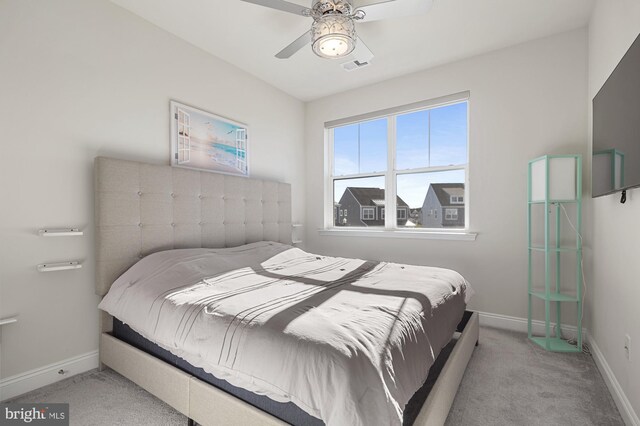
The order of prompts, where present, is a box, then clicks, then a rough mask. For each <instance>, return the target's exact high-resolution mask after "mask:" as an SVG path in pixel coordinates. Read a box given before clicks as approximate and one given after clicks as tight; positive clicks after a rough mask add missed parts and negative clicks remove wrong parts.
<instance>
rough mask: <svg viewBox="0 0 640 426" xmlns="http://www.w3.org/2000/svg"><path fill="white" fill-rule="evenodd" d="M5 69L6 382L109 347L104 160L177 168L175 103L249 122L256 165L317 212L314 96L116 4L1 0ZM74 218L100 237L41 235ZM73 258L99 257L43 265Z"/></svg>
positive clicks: (0, 215) (296, 215)
mask: <svg viewBox="0 0 640 426" xmlns="http://www.w3.org/2000/svg"><path fill="white" fill-rule="evenodd" d="M0 75H1V76H2V78H0V128H1V129H2V142H1V143H2V147H3V152H4V153H5V157H4V161H3V164H2V167H0V191H1V196H2V207H1V208H0V241H1V242H2V244H0V293H1V294H0V317H7V316H11V315H14V314H19V322H18V323H17V324H12V325H10V326H6V327H3V329H2V347H1V349H0V350H1V356H0V358H1V360H0V375H1V377H3V378H6V377H8V376H13V375H16V374H19V373H23V372H25V371H29V370H31V369H35V368H37V367H42V366H45V365H48V364H51V363H54V362H58V361H62V360H66V359H68V358H71V357H74V356H77V355H80V354H84V353H88V352H91V351H94V350H96V349H97V347H98V311H97V309H96V305H97V303H98V297H97V296H95V295H94V258H93V250H94V248H93V246H94V244H93V242H94V236H93V179H92V173H93V158H94V157H95V156H97V155H106V156H116V157H120V158H125V159H133V160H139V161H146V162H153V163H157V164H168V163H169V100H170V99H176V100H178V101H180V102H184V103H187V104H192V105H194V106H197V107H200V108H202V109H205V110H207V111H211V112H213V113H216V114H218V115H222V116H226V117H229V118H231V119H234V120H236V121H240V122H244V123H247V124H248V125H249V126H250V131H251V140H250V150H251V151H250V161H251V164H250V166H251V172H252V175H253V176H255V177H263V178H269V179H274V180H281V181H284V182H289V183H291V184H292V191H293V200H294V207H293V220H294V222H295V221H302V220H303V218H304V216H305V214H304V208H305V203H304V198H305V195H304V189H305V184H304V182H305V173H304V145H303V144H301V143H300V141H301V140H302V139H303V137H304V134H303V125H304V105H303V104H302V102H300V101H298V100H296V99H294V98H292V97H290V96H288V95H286V94H284V93H283V92H281V91H279V90H277V89H275V88H273V87H271V86H269V85H267V84H266V83H264V82H262V81H261V80H258V79H257V78H254V77H252V76H250V75H249V74H248V73H246V72H245V71H242V70H240V69H237V68H235V67H233V66H231V65H229V64H228V63H226V62H224V61H222V60H219V59H216V58H214V57H213V56H211V55H210V54H207V53H205V52H204V51H202V50H200V49H198V48H195V47H193V46H192V45H190V44H188V43H186V42H184V41H182V40H180V39H178V38H177V37H175V36H173V35H170V34H169V33H167V32H166V31H163V30H161V29H160V28H158V27H156V26H154V25H152V24H150V23H148V22H147V21H144V20H142V19H141V18H139V17H137V16H135V15H133V14H131V13H129V12H127V11H125V10H124V9H121V8H120V7H118V6H116V5H114V4H113V3H111V2H109V1H106V0H56V1H30V0H5V1H0ZM274 152H277V153H278V157H277V158H275V157H274V156H273V153H274ZM282 164H287V167H282V166H281V165H282ZM62 226H79V227H81V228H83V229H84V230H85V231H86V234H85V236H84V237H74V238H57V239H56V238H41V237H38V236H37V235H36V232H37V230H38V229H39V228H41V227H62ZM67 259H79V260H82V261H83V262H84V266H85V267H84V268H83V269H81V270H78V271H66V272H55V273H46V274H44V273H38V272H36V269H35V268H36V265H37V264H38V263H42V262H50V261H63V260H67Z"/></svg>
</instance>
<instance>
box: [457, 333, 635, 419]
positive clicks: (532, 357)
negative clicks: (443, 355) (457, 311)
mask: <svg viewBox="0 0 640 426" xmlns="http://www.w3.org/2000/svg"><path fill="white" fill-rule="evenodd" d="M446 425H447V426H454V425H494V426H502V425H504V426H507V425H509V426H511V425H545V426H548V425H562V426H564V425H580V426H585V425H597V426H607V425H621V426H623V425H624V422H623V420H622V418H621V417H620V413H619V412H618V409H617V408H616V405H615V403H614V402H613V398H612V397H611V394H610V393H609V390H608V389H607V386H606V384H605V383H604V379H603V378H602V376H601V375H600V371H599V370H598V368H597V367H596V365H595V362H594V361H593V358H592V357H591V356H590V355H585V354H575V353H574V354H563V353H554V352H547V351H545V350H544V349H542V348H541V347H539V346H538V345H536V344H535V343H533V342H531V341H529V339H527V337H526V335H524V334H522V333H516V332H511V331H505V330H496V329H492V328H486V327H481V328H480V344H479V345H478V346H477V347H476V350H475V351H474V353H473V356H472V357H471V360H470V361H469V366H468V367H467V370H466V371H465V374H464V377H463V378H462V383H461V384H460V388H459V389H458V393H457V395H456V399H455V400H454V402H453V406H452V407H451V411H450V412H449V417H448V418H447V422H446Z"/></svg>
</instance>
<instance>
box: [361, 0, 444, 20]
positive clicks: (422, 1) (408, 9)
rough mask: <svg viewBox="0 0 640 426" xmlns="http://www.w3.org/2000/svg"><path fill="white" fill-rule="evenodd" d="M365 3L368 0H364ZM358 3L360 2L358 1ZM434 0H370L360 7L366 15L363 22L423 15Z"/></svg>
mask: <svg viewBox="0 0 640 426" xmlns="http://www.w3.org/2000/svg"><path fill="white" fill-rule="evenodd" d="M363 1H364V2H365V3H366V2H368V0H363ZM356 4H358V3H357V2H356ZM432 4H433V0H395V1H385V2H382V3H380V2H369V5H367V6H362V7H359V8H358V9H361V10H364V12H365V13H366V16H365V17H364V19H363V20H362V22H363V23H364V22H371V21H379V20H381V19H391V18H401V17H403V16H414V15H423V14H425V13H427V12H428V11H429V10H430V9H431V5H432Z"/></svg>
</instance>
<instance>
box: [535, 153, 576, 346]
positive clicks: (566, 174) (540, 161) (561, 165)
mask: <svg viewBox="0 0 640 426" xmlns="http://www.w3.org/2000/svg"><path fill="white" fill-rule="evenodd" d="M527 176H528V179H527V180H528V188H527V235H528V238H527V239H528V244H527V247H528V250H527V251H528V284H527V287H528V299H529V314H528V335H529V339H531V341H533V342H534V343H536V344H538V345H540V346H541V347H543V348H544V349H546V350H548V351H553V352H581V351H582V237H581V231H580V229H581V227H582V157H581V156H580V155H545V156H542V157H539V158H536V159H534V160H531V161H530V162H529V167H528V173H527ZM569 204H571V205H573V210H574V211H575V222H573V219H569V225H570V228H571V231H572V232H573V234H575V246H571V247H567V246H566V245H564V246H563V245H562V244H561V241H562V234H561V223H562V222H564V220H563V215H566V217H567V218H569V214H568V213H567V210H566V208H565V205H569ZM535 205H543V206H544V213H543V214H544V235H543V236H542V237H543V239H544V244H540V243H539V242H538V244H534V242H533V237H534V235H533V221H534V219H536V218H534V217H533V216H534V214H535V213H539V212H534V211H533V209H534V206H535ZM553 216H555V217H554V222H553V223H554V226H553V228H555V229H554V230H553V231H552V229H551V228H552V226H551V218H552V217H553ZM537 219H540V218H537ZM552 232H553V233H554V235H553V239H552ZM571 253H573V254H574V255H575V262H576V265H575V271H576V272H575V275H576V279H575V289H572V290H571V291H567V290H566V289H563V287H562V285H561V284H562V278H561V273H560V272H561V265H563V262H562V260H563V259H564V256H566V255H567V254H571ZM540 255H542V256H544V288H534V279H533V273H534V262H533V258H534V256H540ZM564 264H566V262H564ZM535 284H538V283H535ZM534 300H542V301H543V302H544V312H545V320H544V328H545V334H544V336H534V335H533V333H532V307H533V302H534ZM552 303H553V304H555V321H553V322H555V332H553V323H552V319H551V314H552V312H551V307H552ZM562 303H573V304H575V305H576V316H577V318H576V324H577V331H576V339H575V342H576V344H572V343H569V342H568V341H567V340H566V339H563V337H562V331H561V325H562Z"/></svg>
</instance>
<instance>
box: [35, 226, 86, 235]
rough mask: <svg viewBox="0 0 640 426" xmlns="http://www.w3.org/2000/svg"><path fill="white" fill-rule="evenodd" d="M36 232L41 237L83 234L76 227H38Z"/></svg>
mask: <svg viewBox="0 0 640 426" xmlns="http://www.w3.org/2000/svg"><path fill="white" fill-rule="evenodd" d="M38 234H39V235H40V236H41V237H79V236H81V235H84V232H82V231H81V230H80V229H78V228H59V229H40V230H39V231H38Z"/></svg>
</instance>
